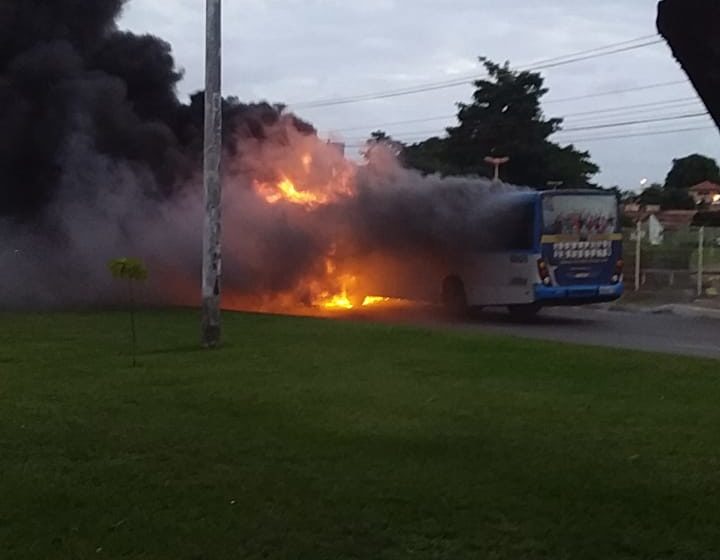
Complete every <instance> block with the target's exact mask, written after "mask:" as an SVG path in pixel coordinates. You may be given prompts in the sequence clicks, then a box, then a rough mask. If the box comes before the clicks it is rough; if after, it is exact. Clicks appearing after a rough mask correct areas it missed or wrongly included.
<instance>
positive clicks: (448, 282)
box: [442, 276, 468, 317]
mask: <svg viewBox="0 0 720 560" xmlns="http://www.w3.org/2000/svg"><path fill="white" fill-rule="evenodd" d="M442 301H443V306H444V307H445V310H446V311H447V312H448V313H450V314H451V315H452V316H453V317H463V316H465V315H466V314H467V311H468V305H467V296H466V294H465V285H464V284H463V282H462V280H460V278H458V277H457V276H448V277H447V278H445V280H444V281H443V285H442Z"/></svg>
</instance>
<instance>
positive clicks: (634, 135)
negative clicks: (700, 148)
mask: <svg viewBox="0 0 720 560" xmlns="http://www.w3.org/2000/svg"><path fill="white" fill-rule="evenodd" d="M700 130H717V127H715V126H697V127H689V128H676V129H673V130H653V131H649V132H635V133H631V134H617V135H612V136H594V137H589V138H576V139H572V140H565V139H563V140H562V142H563V144H576V143H579V142H596V141H601V140H621V139H624V138H640V137H645V136H662V135H666V134H678V133H681V132H695V131H700Z"/></svg>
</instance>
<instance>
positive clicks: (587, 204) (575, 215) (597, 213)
mask: <svg viewBox="0 0 720 560" xmlns="http://www.w3.org/2000/svg"><path fill="white" fill-rule="evenodd" d="M617 222H618V209H617V200H616V198H615V197H614V196H602V195H562V194H559V195H554V196H545V197H544V198H543V232H544V233H545V235H577V236H584V235H605V234H609V233H614V232H615V231H616V230H617V226H618V223H617Z"/></svg>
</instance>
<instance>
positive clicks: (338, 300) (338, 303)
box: [321, 290, 355, 310]
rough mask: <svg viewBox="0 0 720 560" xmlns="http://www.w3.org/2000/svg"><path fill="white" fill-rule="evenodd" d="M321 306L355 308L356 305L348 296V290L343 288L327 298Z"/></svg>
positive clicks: (327, 307)
mask: <svg viewBox="0 0 720 560" xmlns="http://www.w3.org/2000/svg"><path fill="white" fill-rule="evenodd" d="M321 306H322V307H324V308H325V309H331V310H332V309H348V310H349V309H353V308H354V307H355V306H354V305H353V304H352V302H351V301H350V298H349V297H348V294H347V290H343V291H342V292H341V293H339V294H336V295H334V296H332V297H330V298H329V299H326V300H325V301H324V302H322V303H321Z"/></svg>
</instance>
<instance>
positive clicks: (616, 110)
mask: <svg viewBox="0 0 720 560" xmlns="http://www.w3.org/2000/svg"><path fill="white" fill-rule="evenodd" d="M690 101H693V103H689V102H690ZM697 103H698V99H697V97H682V98H677V99H669V100H664V101H655V102H652V103H640V104H634V105H623V106H620V107H612V108H606V109H596V110H593V111H581V112H578V113H567V114H565V115H562V116H561V117H560V118H562V119H569V118H572V117H576V116H578V117H579V116H585V115H601V114H604V113H625V112H632V113H635V111H630V110H631V109H642V108H645V107H648V108H649V107H654V108H657V109H661V108H668V109H670V108H681V107H679V106H678V107H675V106H677V105H680V104H682V107H685V106H686V105H687V106H688V107H689V106H691V105H692V106H694V105H696V104H697ZM671 105H673V107H670V106H671ZM653 110H655V109H653ZM637 112H638V113H642V112H643V111H640V110H639V111H637ZM610 116H612V115H610ZM455 118H457V113H455V114H452V115H441V116H436V117H425V118H417V119H407V120H402V121H390V122H384V123H379V124H374V125H371V126H365V125H363V126H353V127H348V128H339V129H333V132H354V131H357V130H377V129H381V128H384V127H388V126H398V125H404V124H416V123H424V122H431V121H440V120H447V119H455ZM599 118H600V117H599ZM602 118H606V117H604V115H603V117H602ZM583 120H584V119H583Z"/></svg>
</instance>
